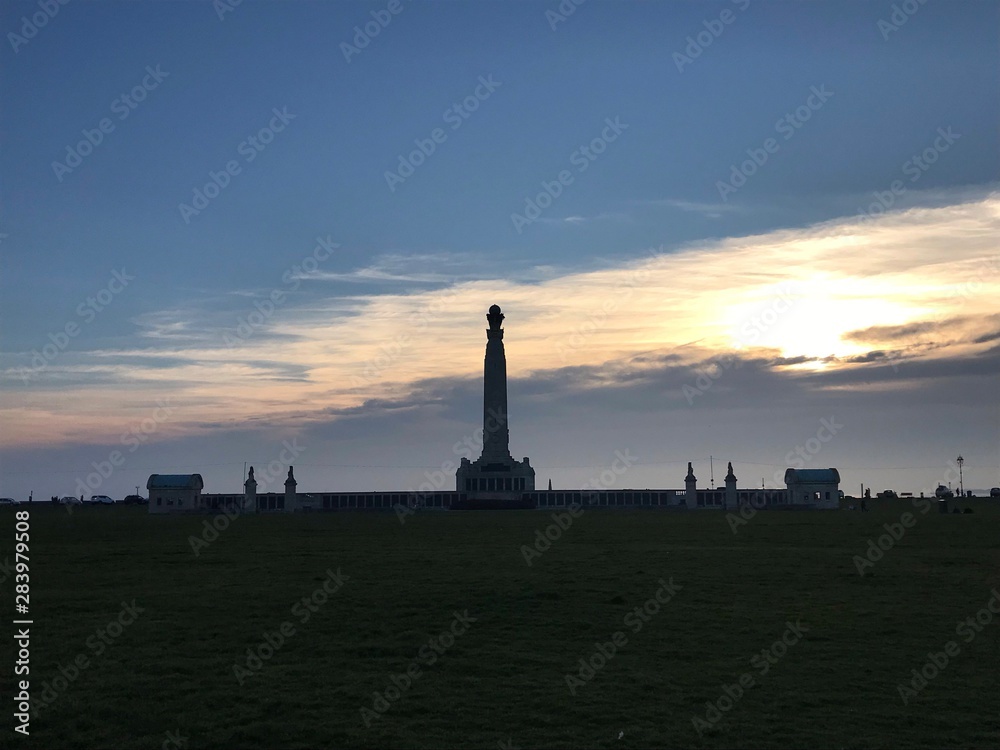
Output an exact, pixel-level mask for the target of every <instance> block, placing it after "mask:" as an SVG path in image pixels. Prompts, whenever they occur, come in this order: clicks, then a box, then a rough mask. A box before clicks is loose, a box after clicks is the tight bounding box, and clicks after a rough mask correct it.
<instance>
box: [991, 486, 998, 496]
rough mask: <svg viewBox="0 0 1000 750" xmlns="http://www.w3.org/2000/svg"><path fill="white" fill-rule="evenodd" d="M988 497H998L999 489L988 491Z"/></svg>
mask: <svg viewBox="0 0 1000 750" xmlns="http://www.w3.org/2000/svg"><path fill="white" fill-rule="evenodd" d="M990 497H1000V487H994V488H993V489H991V490H990Z"/></svg>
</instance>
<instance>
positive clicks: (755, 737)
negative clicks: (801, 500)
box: [0, 501, 1000, 750]
mask: <svg viewBox="0 0 1000 750" xmlns="http://www.w3.org/2000/svg"><path fill="white" fill-rule="evenodd" d="M966 504H970V503H966ZM973 507H974V508H975V510H976V512H975V513H974V514H972V515H940V514H938V513H937V512H936V511H931V512H929V513H927V514H922V513H920V511H919V509H917V508H914V507H912V506H911V505H910V503H909V502H905V501H902V502H899V503H897V504H893V505H883V506H881V507H879V508H877V509H876V510H875V511H873V512H870V513H858V512H849V511H841V512H833V511H826V512H770V513H760V514H758V515H757V516H756V517H755V518H753V519H751V520H750V521H749V522H748V523H747V524H746V525H744V526H741V527H740V528H739V529H738V531H737V533H735V534H734V533H733V531H732V530H731V528H730V524H729V523H728V522H727V520H726V517H725V514H723V513H721V512H717V511H705V512H691V513H686V514H685V513H672V512H671V513H668V512H614V511H611V512H608V511H598V510H593V511H586V512H584V513H583V515H582V516H580V517H579V518H577V519H575V520H573V522H572V525H571V526H570V527H569V528H568V529H567V530H566V531H564V532H563V533H562V535H561V538H559V539H558V540H557V541H556V542H554V543H553V544H552V546H551V549H549V550H548V551H546V552H544V553H543V554H542V555H541V556H540V557H537V558H534V559H533V560H532V565H531V566H530V567H529V566H528V565H527V564H526V563H525V559H524V556H523V554H522V551H521V547H522V545H531V544H533V542H534V539H535V532H536V530H537V529H544V527H545V526H546V525H547V524H549V523H551V518H550V514H549V513H543V512H530V511H525V512H507V513H504V512H481V513H477V512H467V513H458V512H455V513H450V514H449V513H444V514H441V513H439V514H433V515H432V514H429V513H428V514H417V515H415V516H412V517H409V518H407V519H406V522H405V523H404V524H401V523H400V521H399V520H398V519H397V517H396V516H395V515H394V514H371V513H368V514H365V513H344V514H339V515H332V514H324V515H312V516H309V515H306V516H302V515H295V516H292V517H282V516H271V517H245V518H239V519H237V520H235V521H234V522H233V523H232V524H231V526H230V528H228V529H226V530H225V531H224V532H222V533H221V534H219V537H218V539H217V540H216V541H213V542H211V543H210V544H209V545H208V546H207V547H204V548H200V549H199V554H198V555H197V556H196V555H195V554H194V552H193V551H192V546H191V544H190V539H189V538H190V537H191V535H200V534H201V532H202V531H203V526H202V525H203V522H204V520H205V519H204V517H186V518H177V517H173V518H162V517H161V518H157V517H149V516H148V515H146V513H145V509H143V508H124V507H121V508H82V509H76V510H74V512H73V513H72V515H70V514H68V513H67V512H66V511H65V510H63V509H58V508H47V507H38V505H36V506H35V507H34V509H33V511H32V514H31V527H32V528H31V566H32V568H31V586H32V588H31V605H32V608H31V616H32V617H33V619H34V625H33V628H32V631H31V632H32V640H31V648H32V652H31V675H30V677H31V689H32V693H33V697H34V698H35V700H36V707H37V708H38V709H39V711H38V714H37V716H36V717H35V718H34V720H33V721H32V724H31V736H30V738H29V739H24V738H23V737H21V736H20V735H18V734H14V733H13V731H12V725H13V718H12V716H11V713H12V711H11V703H12V701H10V700H9V698H8V699H7V709H6V712H7V713H6V718H5V719H4V727H5V729H4V733H3V741H2V742H0V746H4V747H27V748H44V749H45V750H57V749H58V748H98V747H121V748H161V747H162V748H176V747H184V748H209V747H211V748H311V747H373V748H383V747H397V748H405V747H422V748H438V747H456V748H500V747H520V748H532V747H564V748H577V747H614V748H628V747H664V746H670V747H677V746H689V747H816V748H825V747H836V748H888V747H893V748H895V747H927V748H938V747H983V748H986V747H992V748H995V747H997V746H1000V689H998V688H1000V615H993V614H991V613H989V611H988V610H986V615H983V614H982V613H981V612H980V610H983V609H984V608H985V607H986V606H987V603H988V602H990V600H991V597H992V596H993V594H992V593H991V590H993V589H1000V535H998V528H1000V524H998V522H1000V509H997V508H996V507H994V506H991V505H990V504H989V503H988V502H986V501H979V502H977V503H975V504H973ZM907 511H910V512H912V513H913V514H914V518H915V519H916V521H915V526H913V528H910V529H906V530H905V534H904V535H903V537H902V539H901V541H899V542H897V543H895V546H894V547H893V548H892V549H890V550H889V551H888V552H886V553H885V554H884V557H883V558H882V559H880V560H878V561H877V562H875V563H874V565H873V566H871V567H867V568H866V569H865V571H866V575H865V576H864V577H862V576H860V575H859V574H858V569H857V567H856V563H855V560H854V556H855V555H864V554H865V551H866V548H867V547H868V541H869V539H872V538H876V537H878V536H879V535H880V534H884V533H885V530H884V529H883V528H882V524H884V523H890V524H891V523H895V522H897V521H898V520H899V518H900V516H901V515H902V514H903V513H904V512H907ZM0 524H2V525H3V532H2V542H0V560H2V561H4V562H7V561H11V562H12V561H13V557H14V551H13V543H12V538H13V524H14V518H13V511H8V510H6V509H5V510H4V511H3V513H2V514H0ZM885 541H886V540H883V542H885ZM328 571H332V573H334V574H337V573H338V571H339V572H340V579H341V581H342V583H341V584H340V587H339V589H338V588H337V586H338V584H337V583H336V582H335V580H333V579H331V578H330V575H329V573H328ZM4 576H5V574H0V577H4ZM661 579H663V581H664V582H665V583H667V584H670V583H671V581H672V584H673V589H674V593H673V594H670V593H669V592H668V591H667V590H665V589H663V588H662V584H661V583H660V580H661ZM324 582H325V583H326V587H327V589H328V590H333V591H334V592H335V593H332V594H327V593H326V592H324V591H323V586H324ZM0 589H2V592H3V598H4V602H5V603H4V612H5V613H8V614H10V613H12V612H13V596H14V580H13V576H12V575H10V576H6V577H5V580H4V582H3V584H2V586H0ZM658 590H659V591H660V597H661V599H663V600H667V599H669V601H668V602H667V603H666V604H662V605H660V604H655V605H654V604H649V605H648V610H646V611H645V612H643V613H642V614H637V613H636V612H635V609H636V607H642V606H643V605H645V604H646V603H647V602H648V601H649V600H650V599H651V598H652V599H654V602H655V598H654V597H655V595H656V594H657V591H658ZM327 596H328V601H325V603H324V602H323V600H324V598H326V597H327ZM303 597H313V598H312V599H311V600H310V601H309V604H308V606H307V605H305V604H303V603H302V602H301V600H302V598H303ZM133 600H134V602H135V606H134V612H129V611H128V609H129V608H128V607H125V608H124V611H123V603H124V604H126V605H131V604H132V602H133ZM994 607H1000V600H997V601H995V602H994ZM456 612H457V613H459V614H460V615H462V618H460V619H456V614H455V613H456ZM466 612H467V615H466V614H465V613H466ZM649 612H653V614H649ZM977 612H980V615H979V616H980V617H981V618H982V620H981V621H980V623H977V624H975V625H971V624H969V623H965V624H964V625H962V624H961V623H963V621H965V620H966V619H967V618H970V617H971V618H973V622H975V618H976V615H977ZM987 616H988V617H987ZM10 619H11V618H8V623H9V622H10ZM984 621H985V624H982V623H983V622H984ZM111 623H114V624H113V625H111V627H110V628H109V624H111ZM121 623H125V624H124V625H122V624H121ZM283 623H285V625H284V628H285V634H284V635H282V633H281V631H282V627H283ZM789 623H791V625H793V626H795V627H794V628H793V629H790V628H789ZM7 628H8V629H9V630H12V629H13V626H11V625H9V624H8V626H7ZM452 628H454V630H451V629H452ZM443 632H446V633H448V636H447V637H445V638H444V639H443V640H442V639H440V636H441V634H442V633H443ZM616 632H620V634H619V637H618V641H619V645H614V644H613V641H614V634H615V633H616ZM453 633H459V635H457V636H453V635H452V634H453ZM797 633H798V634H797ZM783 636H784V638H785V641H784V643H781V639H782V637H783ZM450 638H452V639H453V641H454V642H453V643H449V639H450ZM431 639H434V640H433V641H432V640H431ZM267 640H270V641H271V642H272V643H274V644H278V645H277V648H276V649H274V651H273V653H272V652H271V648H272V647H271V646H269V645H268V644H267ZM279 640H280V641H281V642H280V643H279ZM949 641H953V642H954V644H953V646H952V647H951V653H952V655H951V656H947V655H946V657H947V658H948V663H947V665H945V666H943V668H942V669H940V670H939V673H938V674H937V675H934V674H933V672H934V671H935V670H936V668H934V669H931V668H928V669H927V673H928V674H930V675H931V679H930V680H929V681H928V682H927V684H926V687H922V686H921V685H920V684H919V683H917V685H916V686H914V685H913V684H912V681H913V673H912V670H914V669H917V670H920V669H922V668H924V667H925V665H926V664H927V662H928V653H929V652H944V651H945V648H946V644H948V642H949ZM776 642H778V643H779V644H780V645H776ZM262 644H263V645H262ZM595 644H608V645H602V646H601V647H600V649H599V648H598V646H597V645H595ZM612 646H613V647H614V650H615V653H614V655H613V656H611V658H610V659H606V658H605V657H603V656H600V650H604V651H605V652H607V653H610V649H611V647H612ZM248 649H249V650H250V654H249V656H248ZM956 649H957V650H956ZM595 655H596V656H595ZM0 656H2V659H3V661H2V674H3V679H2V680H0V684H2V685H4V686H8V687H9V686H10V684H11V677H12V673H13V663H14V660H15V653H14V650H13V647H12V640H11V639H10V638H9V637H8V638H6V639H4V641H3V647H2V649H0ZM268 657H269V658H268ZM937 658H939V660H940V658H941V657H937ZM581 659H587V660H592V663H593V664H594V665H596V666H597V667H598V668H597V669H596V670H595V671H594V672H592V673H591V672H590V669H589V668H587V669H586V670H584V671H583V672H582V674H581V664H580V660H581ZM602 660H606V664H604V665H603V666H601V661H602ZM76 664H84V666H82V667H80V668H77V667H76V666H75V665H76ZM236 665H239V667H240V669H239V670H234V666H236ZM408 668H409V669H410V676H408V677H403V675H406V673H407V669H408ZM74 669H76V672H74ZM236 671H239V673H240V674H239V678H238V677H237V675H236V674H235V672H236ZM394 675H395V676H396V677H395V682H396V683H398V685H399V686H400V687H398V688H397V687H396V686H394V684H393V676H394ZM567 675H573V676H574V678H575V679H574V681H573V685H572V692H571V687H570V686H569V685H568V684H567V679H566V676H567ZM741 678H742V680H743V685H744V686H745V687H741V685H740V681H741ZM240 680H242V684H240ZM407 680H408V681H409V684H407ZM901 684H905V685H908V686H909V688H910V689H911V690H913V689H914V687H922V689H920V690H919V691H915V690H914V692H913V693H912V694H907V701H908V702H907V703H906V704H904V702H903V699H902V697H901V695H900V690H899V687H898V686H899V685H901ZM727 686H728V688H727ZM8 687H5V688H4V695H5V697H6V696H7V695H8ZM376 692H377V693H379V694H380V695H381V698H379V699H378V700H376V698H375V693H376ZM387 692H388V697H386V694H387ZM741 692H742V695H741V694H740V693H741ZM727 693H728V695H727ZM39 699H42V700H45V701H49V702H50V703H49V704H48V705H45V706H42V705H41V704H40V702H39ZM709 703H711V704H714V707H713V708H710V707H709V706H708V705H707V704H709ZM362 709H367V711H365V712H364V713H363V712H362ZM716 712H718V715H716ZM720 717H721V718H720ZM695 718H697V719H698V720H699V728H700V730H701V731H700V732H699V729H698V728H696V727H695V726H694V722H693V719H695ZM366 722H367V723H369V724H370V726H366ZM181 738H183V739H181Z"/></svg>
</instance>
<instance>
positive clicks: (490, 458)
mask: <svg viewBox="0 0 1000 750" xmlns="http://www.w3.org/2000/svg"><path fill="white" fill-rule="evenodd" d="M503 319H504V314H503V313H502V312H501V311H500V306H499V305H493V306H492V307H491V308H490V311H489V314H488V315H487V316H486V320H487V321H489V324H490V327H489V328H488V329H487V330H486V358H485V361H484V364H483V453H482V455H481V456H480V457H479V458H477V459H476V460H475V461H469V459H467V458H463V459H462V465H461V466H459V468H458V471H457V472H456V475H455V481H456V489H457V490H458V491H459V492H475V493H476V494H477V495H482V494H483V493H502V494H505V495H508V496H510V497H520V494H519V493H521V492H525V491H532V490H534V489H535V470H534V469H533V468H532V467H531V465H530V464H529V463H528V459H527V458H525V459H524V460H523V461H517V460H515V459H514V458H513V457H512V456H511V455H510V431H509V429H508V419H507V355H506V353H505V352H504V348H503V328H501V325H502V324H503Z"/></svg>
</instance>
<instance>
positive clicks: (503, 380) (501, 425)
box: [483, 305, 511, 463]
mask: <svg viewBox="0 0 1000 750" xmlns="http://www.w3.org/2000/svg"><path fill="white" fill-rule="evenodd" d="M503 318H504V315H503V313H502V312H501V311H500V306H499V305H493V306H492V307H491V308H490V311H489V314H488V315H487V316H486V320H488V321H489V324H490V327H489V328H488V329H487V331H486V358H485V361H484V364H483V460H484V461H485V462H487V463H492V462H494V461H505V460H510V458H511V455H510V431H509V430H508V427H507V355H506V354H505V353H504V349H503V328H501V327H500V326H501V325H502V324H503Z"/></svg>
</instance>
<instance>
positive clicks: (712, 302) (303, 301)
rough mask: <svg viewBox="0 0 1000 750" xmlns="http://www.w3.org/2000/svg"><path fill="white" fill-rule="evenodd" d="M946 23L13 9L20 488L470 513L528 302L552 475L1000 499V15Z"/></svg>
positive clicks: (520, 365) (971, 6)
mask: <svg viewBox="0 0 1000 750" xmlns="http://www.w3.org/2000/svg"><path fill="white" fill-rule="evenodd" d="M227 2H228V0H227ZM915 5H916V8H917V9H916V12H915V13H913V14H912V16H904V17H903V19H904V20H905V23H901V24H900V23H898V21H899V20H900V19H899V18H898V17H897V18H896V22H893V20H892V18H893V13H894V11H893V3H890V2H857V3H855V2H845V1H844V0H837V1H836V2H809V3H791V2H783V3H769V2H759V1H758V0H736V1H735V2H718V3H716V2H688V3H684V2H676V3H675V2H671V3H667V2H645V3H627V2H613V3H612V2H604V3H601V2H597V0H588V2H584V3H582V4H581V5H579V6H578V7H576V6H574V5H572V4H571V3H570V2H568V0H567V2H565V3H564V4H563V6H562V7H563V8H564V9H565V8H567V7H575V11H574V12H573V13H572V14H568V15H565V16H563V15H557V14H558V13H559V11H558V9H559V8H560V5H559V3H558V2H554V1H552V2H518V3H505V2H476V3H457V2H440V3H435V2H421V1H420V0H417V1H415V2H409V1H408V0H407V1H406V2H403V1H402V0H400V1H399V2H376V3H355V2H319V1H318V0H315V1H314V0H283V1H280V2H278V1H276V2H256V1H255V0H245V1H244V2H243V3H242V4H240V5H236V6H234V7H232V8H231V9H230V8H229V7H228V5H227V4H223V2H222V0H220V2H217V3H216V4H215V5H213V3H212V2H208V1H207V0H206V1H205V2H142V3H135V2H114V1H110V0H109V1H107V2H99V3H98V2H84V1H83V0H80V1H79V2H71V3H69V4H68V5H65V6H59V7H58V12H57V13H56V15H55V16H54V17H52V18H51V19H47V22H46V23H45V25H44V26H43V27H42V28H39V29H37V33H34V34H30V38H29V34H28V33H24V28H23V27H24V26H25V21H26V20H27V21H28V25H29V27H31V23H30V19H31V16H32V15H33V14H35V13H36V12H38V7H39V6H38V5H37V3H35V2H16V3H6V4H5V5H4V8H3V11H2V14H0V18H2V22H3V29H4V35H5V37H6V38H7V42H6V47H5V48H4V49H3V50H2V51H0V54H2V55H3V56H4V57H5V59H4V61H3V66H2V73H0V87H2V88H0V92H2V98H3V101H5V102H8V103H13V104H12V106H8V107H4V108H3V109H2V110H0V123H2V130H0V132H2V134H3V142H4V146H5V147H4V148H3V150H2V152H0V178H2V183H0V187H2V199H3V200H2V213H0V253H2V260H0V272H2V276H0V290H2V294H0V325H2V328H0V346H2V353H0V372H2V389H0V412H2V425H3V429H2V431H0V495H2V496H12V497H15V498H17V499H19V500H23V499H26V498H27V496H28V492H29V491H34V494H35V498H36V499H43V498H44V499H47V498H48V497H49V496H51V495H66V494H76V495H79V494H80V490H79V489H78V487H79V486H80V482H81V481H84V482H85V481H86V478H87V476H88V475H92V474H94V472H95V471H99V469H100V468H101V466H102V464H103V463H104V462H108V461H109V457H110V456H111V454H112V453H114V452H116V451H117V452H119V453H120V454H121V456H122V461H121V462H120V465H119V466H116V467H114V468H113V471H110V472H107V473H108V474H109V476H107V477H106V478H104V477H98V480H99V481H96V483H95V482H94V481H92V482H91V483H90V485H89V489H88V490H87V493H88V494H90V492H96V493H101V494H109V495H111V496H113V497H115V498H116V499H119V500H120V499H121V498H122V497H123V496H124V495H126V494H129V493H131V492H134V491H135V487H136V486H137V485H138V486H140V487H142V488H143V489H142V492H143V493H145V489H144V488H145V483H146V479H147V477H148V475H149V474H150V473H190V472H200V473H201V474H202V475H203V476H204V478H205V483H206V491H208V492H236V491H239V489H240V487H241V481H242V477H243V467H244V462H246V463H248V464H253V465H255V466H256V467H258V472H261V471H262V470H263V473H264V480H265V481H264V482H263V483H262V484H263V485H264V486H263V487H262V488H261V490H262V491H263V490H277V489H279V487H280V484H281V481H283V479H284V470H282V471H281V472H280V476H276V477H275V478H274V481H273V482H271V483H269V482H268V480H269V479H270V477H269V476H267V474H268V472H267V471H266V467H267V466H268V464H272V465H274V463H275V462H277V461H279V456H280V455H281V454H282V451H283V450H285V451H286V453H287V450H288V449H287V447H283V446H286V444H287V445H293V446H295V452H296V453H297V454H298V455H297V456H296V457H295V459H294V461H293V463H294V464H295V474H296V477H297V479H298V482H299V491H300V492H310V491H322V490H327V491H330V490H355V489H357V490H362V489H364V490H374V489H378V490H387V489H400V490H402V489H416V488H418V487H420V486H421V485H427V484H428V483H429V484H431V485H433V486H435V487H440V488H442V489H449V490H450V489H454V466H455V465H457V463H458V460H459V458H460V457H461V456H462V455H471V457H473V458H474V457H475V456H476V455H478V451H476V452H471V451H470V450H469V449H468V448H467V445H468V443H469V442H472V443H475V436H474V434H475V430H476V428H477V427H481V424H480V423H479V420H480V418H481V413H482V412H481V410H482V404H481V401H482V361H483V360H482V358H483V350H484V346H485V343H486V336H485V332H484V330H485V328H486V319H485V315H486V311H487V309H488V308H489V306H490V305H491V304H494V303H496V304H499V305H500V306H501V307H502V308H503V311H504V313H505V315H506V316H507V319H506V321H505V329H506V336H505V344H506V350H507V358H508V374H509V378H510V382H509V392H510V418H511V424H510V432H511V450H512V453H513V454H514V456H515V457H518V458H520V457H523V456H529V457H530V458H531V463H532V465H533V466H534V467H535V468H536V472H537V481H538V483H539V486H545V483H546V482H547V480H548V479H550V478H551V479H552V482H553V485H554V486H555V487H557V488H561V487H574V486H581V485H582V484H584V483H585V482H588V481H589V480H590V479H591V478H592V477H594V476H595V475H597V474H599V473H600V472H601V470H602V469H604V468H606V467H607V466H608V465H609V464H610V463H611V461H612V460H613V459H614V457H615V452H616V451H625V450H628V451H630V452H631V453H632V455H634V456H636V457H637V459H638V462H637V464H636V465H635V466H634V467H632V468H631V469H629V471H628V472H627V473H626V475H625V476H623V477H622V478H621V480H620V484H619V485H618V486H620V487H633V488H644V487H665V488H677V487H682V486H683V477H684V473H685V468H686V463H687V462H688V461H692V462H694V466H695V472H696V474H697V476H698V479H699V486H708V485H709V480H710V469H709V456H714V459H715V466H714V470H715V480H716V482H721V479H722V477H723V476H724V475H725V462H726V461H732V462H733V464H734V468H735V471H736V475H737V477H738V478H739V484H740V485H741V486H750V487H753V486H757V487H759V486H760V485H761V483H762V482H763V483H765V484H766V485H767V486H769V487H770V486H779V485H780V478H781V474H782V473H783V471H784V469H785V468H786V467H788V466H795V465H800V466H801V465H806V466H815V467H828V466H834V467H838V468H839V469H840V472H841V476H842V478H843V484H842V489H844V490H846V491H847V492H849V493H851V492H854V493H857V491H858V489H859V485H860V484H861V483H864V485H865V486H871V487H872V489H873V492H875V491H878V490H881V489H883V488H886V487H894V488H896V489H897V490H900V491H912V492H919V491H921V490H925V491H927V490H929V491H931V492H933V489H934V487H935V486H936V485H937V484H939V483H948V482H949V481H951V482H952V483H953V484H956V485H957V482H955V481H954V480H953V479H952V476H953V475H952V472H951V470H950V465H949V461H953V460H954V459H955V457H957V456H958V455H959V454H961V455H963V456H964V458H965V486H966V487H967V488H974V489H984V488H986V489H988V488H989V487H994V486H998V485H1000V400H998V396H997V394H998V393H1000V388H998V386H1000V377H998V375H1000V240H998V238H1000V150H998V148H997V126H998V123H1000V65H998V63H1000V37H998V34H997V28H998V22H1000V5H998V4H997V3H995V2H976V1H974V0H970V1H968V2H961V3H957V2H956V3H948V2H929V3H926V4H924V5H917V4H915ZM393 11H396V12H393ZM366 24H367V25H368V28H369V29H377V32H378V33H377V35H375V36H373V37H371V38H369V36H368V34H367V33H366V32H365V27H366ZM31 28H33V27H31ZM31 28H29V29H28V31H29V32H30V31H31ZM11 35H14V36H11ZM706 40H707V41H708V44H707V45H706V44H704V42H705V41H706ZM362 42H363V43H364V44H363V46H362V44H361V43H362ZM695 53H696V54H695ZM123 97H124V98H123ZM261 131H263V132H261ZM88 138H89V142H88ZM95 142H96V145H92V144H95ZM206 186H208V187H206ZM553 196H554V197H553ZM823 420H826V422H823ZM824 423H826V424H829V423H833V424H836V425H838V427H837V429H836V434H835V435H834V436H833V438H832V439H829V440H827V441H824V442H822V444H821V447H820V448H819V449H818V450H812V449H810V448H809V447H807V446H810V445H811V446H813V447H815V446H816V445H819V444H820V443H819V441H818V440H816V436H817V434H818V431H819V430H820V428H821V426H822V425H823V424H824ZM824 434H826V433H824ZM466 441H467V442H466ZM463 445H464V446H466V447H463ZM797 449H798V451H799V453H798V454H797V453H796V451H797ZM803 452H804V453H805V454H806V458H807V459H808V460H806V461H805V462H804V463H795V462H794V461H798V460H799V458H798V457H801V456H802V453H803ZM276 473H277V472H276ZM442 477H443V478H442ZM258 479H259V480H260V479H261V477H260V476H258ZM95 484H96V486H95Z"/></svg>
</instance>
